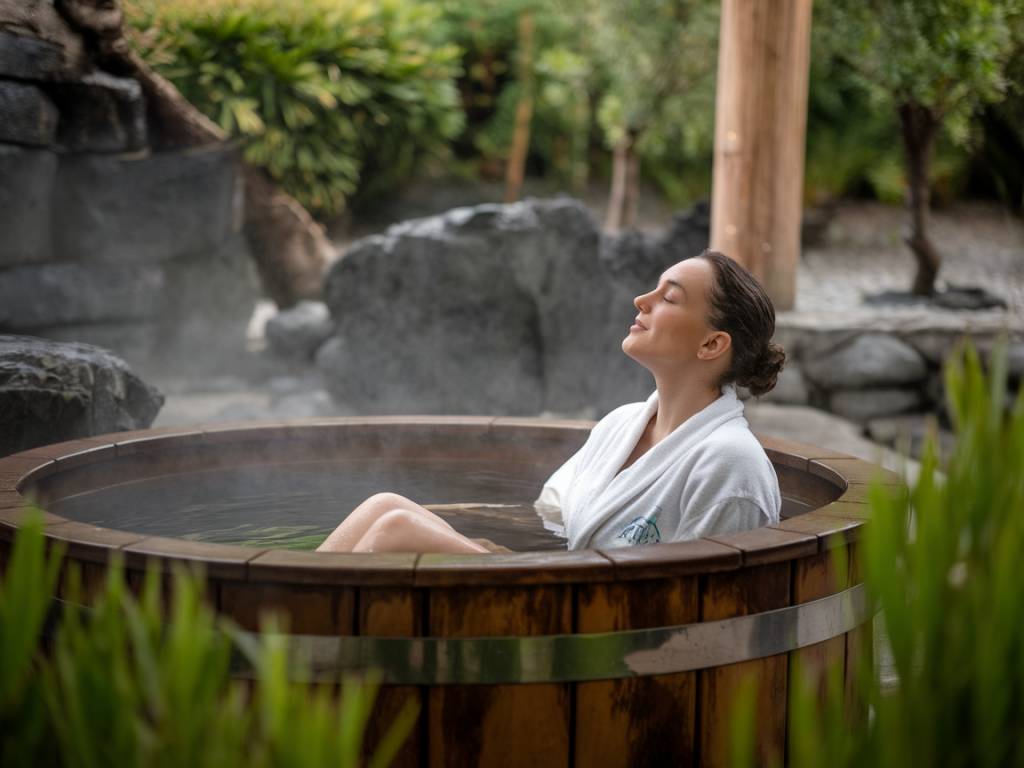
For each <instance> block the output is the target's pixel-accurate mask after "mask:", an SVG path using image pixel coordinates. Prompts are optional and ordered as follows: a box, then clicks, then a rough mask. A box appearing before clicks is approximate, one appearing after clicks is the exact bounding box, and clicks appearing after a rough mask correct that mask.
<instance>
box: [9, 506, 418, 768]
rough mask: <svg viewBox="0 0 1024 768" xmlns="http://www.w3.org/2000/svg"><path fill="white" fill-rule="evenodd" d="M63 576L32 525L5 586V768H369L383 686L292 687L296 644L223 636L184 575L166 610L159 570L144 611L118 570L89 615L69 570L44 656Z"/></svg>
mask: <svg viewBox="0 0 1024 768" xmlns="http://www.w3.org/2000/svg"><path fill="white" fill-rule="evenodd" d="M59 567H60V559H59V554H58V555H53V556H51V557H50V558H46V557H45V555H44V542H43V535H42V528H41V524H40V523H39V522H38V520H36V521H33V522H30V523H28V524H26V525H25V526H24V527H23V528H22V530H21V531H19V534H18V536H17V539H16V542H15V544H14V549H13V553H12V557H11V562H10V564H9V566H8V568H7V572H6V576H5V578H4V580H3V582H0V653H2V655H0V764H2V765H4V766H5V767H6V766H39V765H54V764H57V765H67V766H83V768H84V767H86V766H96V767H97V768H98V767H100V766H152V767H155V768H158V767H159V766H210V767H211V768H213V766H216V767H217V768H232V766H268V767H269V766H283V767H291V766H295V768H300V767H304V766H321V765H342V766H357V765H360V764H361V757H360V754H361V749H362V734H363V731H364V729H365V726H366V722H367V719H368V717H369V714H370V708H371V706H372V703H373V700H374V695H375V685H376V683H375V680H374V678H373V677H372V676H368V679H367V681H363V682H357V681H355V680H354V679H349V680H346V681H344V685H343V688H342V694H341V700H340V702H339V701H337V700H336V699H335V697H334V695H333V692H332V691H331V690H329V689H328V688H326V687H323V688H319V689H312V688H310V687H307V686H305V685H303V684H301V683H293V682H290V680H289V674H295V675H296V676H297V677H298V678H299V679H301V678H302V676H303V675H305V674H308V671H307V670H306V669H305V668H304V667H303V665H302V664H301V662H299V663H298V664H297V665H296V663H295V662H294V660H292V661H290V660H289V657H288V649H287V644H286V636H285V635H282V634H280V633H275V632H270V633H268V634H266V635H263V636H259V637H258V639H253V638H252V637H251V636H248V635H243V634H240V633H238V632H237V631H236V630H234V629H232V628H231V627H230V626H228V625H225V624H224V623H222V621H221V620H218V619H216V617H215V616H214V614H213V612H212V610H211V609H210V608H209V607H207V605H206V604H205V603H204V602H203V596H202V589H201V587H200V584H201V578H198V577H195V576H190V575H189V574H187V573H185V572H184V571H180V570H179V571H177V572H176V573H175V574H174V578H173V586H172V588H171V589H170V590H169V591H170V593H171V597H170V598H169V601H170V604H169V605H167V606H165V605H164V601H165V599H164V597H163V594H162V593H163V592H164V590H163V587H162V583H163V582H162V579H161V577H160V575H159V574H158V573H157V572H156V571H155V570H150V571H149V572H148V573H147V576H146V580H145V584H144V587H143V590H142V594H141V596H140V597H139V598H135V597H134V596H133V595H132V594H131V593H129V592H128V590H127V589H126V587H125V578H124V575H123V573H122V572H121V569H120V567H118V566H116V565H115V566H114V567H112V568H111V570H110V571H109V574H108V579H107V582H106V587H105V589H104V590H103V591H102V592H101V594H100V595H99V597H98V599H96V600H95V601H94V602H93V603H92V604H91V605H90V606H89V608H87V609H82V608H80V607H78V606H79V603H80V598H79V595H78V592H79V590H78V587H77V583H78V580H77V577H76V574H75V571H74V569H73V568H71V569H69V577H68V578H69V582H68V584H69V586H68V602H67V604H66V607H65V611H64V613H63V615H62V616H61V618H60V622H59V626H58V628H57V630H56V636H55V638H53V640H52V647H50V648H49V649H47V650H46V652H42V651H40V649H39V646H40V633H41V630H42V626H43V619H44V618H45V616H46V613H47V610H48V608H49V606H50V601H51V598H52V596H53V593H54V587H55V585H56V580H57V573H58V571H59ZM271 629H273V626H272V625H271ZM240 657H241V658H245V659H247V663H248V664H250V665H251V666H252V668H253V670H254V672H255V677H256V683H255V686H254V688H253V690H252V691H249V690H247V688H246V687H245V686H244V684H243V682H242V681H239V680H234V679H232V678H231V676H230V673H231V670H232V665H233V663H235V661H233V659H235V660H237V658H240ZM290 667H291V668H290ZM415 717H416V712H415V710H414V709H407V710H405V711H404V712H403V713H402V714H401V715H400V716H399V719H398V720H397V721H396V722H395V724H394V725H393V727H392V728H391V730H390V731H389V733H388V735H387V736H385V738H384V739H383V741H382V743H381V744H380V745H378V748H377V752H376V755H375V757H374V759H373V761H372V762H371V763H370V764H371V765H372V766H384V765H387V764H388V763H389V762H390V761H391V760H392V759H393V757H394V755H395V753H396V751H397V749H398V747H399V746H400V745H401V743H402V741H404V739H405V737H406V735H407V734H408V733H409V731H410V730H411V727H412V724H413V722H414V720H415Z"/></svg>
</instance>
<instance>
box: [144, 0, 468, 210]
mask: <svg viewBox="0 0 1024 768" xmlns="http://www.w3.org/2000/svg"><path fill="white" fill-rule="evenodd" d="M126 7H127V10H128V14H127V18H128V20H129V22H130V24H131V26H132V28H133V29H134V34H133V38H134V40H135V42H136V44H137V46H138V48H139V49H140V52H141V54H142V56H143V57H144V58H145V59H146V60H147V61H148V62H150V63H151V64H152V65H153V67H154V68H155V69H156V70H157V71H158V72H159V73H161V74H163V75H164V76H166V77H167V78H168V79H170V80H171V81H172V82H173V83H174V84H175V85H176V86H177V87H178V89H179V90H180V91H181V92H182V94H183V95H184V96H185V98H187V99H188V100H189V101H190V102H191V103H192V104H194V105H195V106H196V107H198V108H199V109H200V110H201V111H202V112H204V113H205V114H206V115H207V116H209V117H210V118H212V119H213V120H214V121H216V122H217V123H218V124H219V125H220V126H221V127H222V128H224V129H225V130H226V131H227V132H228V133H229V134H231V135H233V136H237V137H240V138H241V140H242V141H243V145H244V153H245V158H246V160H247V161H249V162H250V163H253V164H255V165H259V166H262V167H264V168H265V169H266V170H267V171H268V172H269V173H270V175H271V176H272V177H273V178H274V179H276V180H277V182H278V183H280V184H281V186H282V187H283V188H284V189H285V190H286V191H288V192H289V193H290V194H292V195H293V196H294V197H296V198H297V199H298V200H299V201H300V202H302V203H303V204H304V205H306V206H307V207H308V208H310V209H311V210H312V211H314V212H315V213H317V214H319V215H321V216H328V215H331V214H336V213H338V212H340V211H341V210H342V209H343V208H344V207H345V204H346V200H347V199H348V198H349V197H351V196H353V195H372V194H374V193H380V192H382V191H386V190H388V189H390V188H392V187H393V186H394V185H395V184H396V183H397V182H398V181H401V180H402V179H404V178H406V177H407V176H408V175H409V174H410V173H411V172H412V170H413V169H414V167H415V166H416V164H417V163H418V162H419V161H420V160H422V159H423V158H424V157H426V156H429V155H438V154H439V153H442V152H443V151H444V150H445V148H446V147H447V142H448V141H449V140H451V139H452V138H454V137H455V136H456V135H457V134H458V133H459V131H460V130H461V128H462V111H461V108H460V105H459V100H458V94H457V92H456V90H455V83H454V78H455V76H456V75H457V73H458V49H457V48H456V47H455V46H453V45H450V44H445V43H443V42H441V41H439V40H438V39H437V35H436V34H435V33H434V32H433V31H432V30H433V26H432V25H433V24H434V22H435V21H436V13H435V12H434V11H433V9H432V7H431V6H430V5H427V4H421V3H417V2H414V0H382V1H381V2H374V3H361V2H358V0H278V1H277V2H275V1H274V0H131V1H130V2H127V3H126Z"/></svg>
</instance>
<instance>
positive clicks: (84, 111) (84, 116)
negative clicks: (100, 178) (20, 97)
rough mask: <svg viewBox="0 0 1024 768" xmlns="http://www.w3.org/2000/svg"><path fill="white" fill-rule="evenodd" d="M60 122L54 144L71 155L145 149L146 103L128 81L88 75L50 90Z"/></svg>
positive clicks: (135, 83) (131, 82) (132, 82)
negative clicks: (58, 112) (59, 145)
mask: <svg viewBox="0 0 1024 768" xmlns="http://www.w3.org/2000/svg"><path fill="white" fill-rule="evenodd" d="M50 94H51V96H52V97H53V100H54V103H55V104H56V105H57V108H58V109H59V110H60V114H61V120H60V125H59V127H58V131H57V141H58V142H59V143H60V144H61V145H62V146H63V147H64V148H65V149H67V150H70V151H72V152H132V151H135V150H140V149H145V148H146V145H147V141H146V102H145V100H144V99H143V96H142V87H141V86H140V85H139V84H138V82H136V81H135V80H132V79H131V78H126V77H114V76H112V75H108V74H106V73H105V72H99V71H97V72H92V73H90V74H88V75H86V76H85V77H83V78H82V79H81V80H78V81H76V82H70V83H61V84H59V85H57V86H54V87H53V88H51V89H50Z"/></svg>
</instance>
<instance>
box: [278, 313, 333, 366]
mask: <svg viewBox="0 0 1024 768" xmlns="http://www.w3.org/2000/svg"><path fill="white" fill-rule="evenodd" d="M264 332H265V334H266V337H267V346H268V347H269V349H270V351H271V352H273V353H274V354H276V355H279V356H281V357H284V358H291V359H300V360H312V359H313V356H314V355H315V354H316V350H317V349H318V348H319V347H320V345H321V344H323V343H324V342H325V341H327V339H328V338H329V337H330V336H331V334H332V333H334V323H333V321H332V320H331V313H330V310H328V309H327V305H326V304H324V303H323V302H322V301H300V302H299V303H298V304H296V305H295V306H294V307H291V308H290V309H286V310H283V311H281V312H278V313H277V314H276V315H274V316H273V317H272V318H270V319H269V320H268V321H267V325H266V329H265V331H264Z"/></svg>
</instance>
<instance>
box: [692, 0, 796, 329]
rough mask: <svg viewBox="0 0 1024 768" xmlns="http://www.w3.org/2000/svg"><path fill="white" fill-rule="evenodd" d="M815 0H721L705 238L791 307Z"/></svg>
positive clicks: (777, 302)
mask: <svg viewBox="0 0 1024 768" xmlns="http://www.w3.org/2000/svg"><path fill="white" fill-rule="evenodd" d="M810 31H811V0H722V27H721V38H720V42H719V48H718V93H717V102H716V105H715V166H714V178H713V182H712V194H711V247H712V248H714V249H716V250H720V251H722V252H723V253H726V254H727V255H729V256H731V257H733V258H734V259H736V260H737V261H739V262H740V263H741V264H743V265H744V266H746V267H747V269H749V270H750V271H751V272H753V274H754V275H755V276H756V277H757V278H758V279H759V280H760V281H761V283H762V284H763V285H764V286H765V289H766V290H767V291H768V294H769V296H771V298H772V301H773V302H774V303H775V308H776V309H778V310H785V309H792V308H793V303H794V299H795V294H796V267H797V263H798V261H799V259H800V220H801V213H802V208H803V205H802V203H803V199H802V198H803V181H804V135H805V132H806V124H807V77H808V68H809V57H810Z"/></svg>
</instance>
